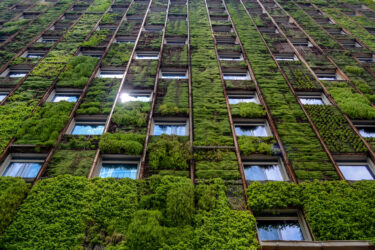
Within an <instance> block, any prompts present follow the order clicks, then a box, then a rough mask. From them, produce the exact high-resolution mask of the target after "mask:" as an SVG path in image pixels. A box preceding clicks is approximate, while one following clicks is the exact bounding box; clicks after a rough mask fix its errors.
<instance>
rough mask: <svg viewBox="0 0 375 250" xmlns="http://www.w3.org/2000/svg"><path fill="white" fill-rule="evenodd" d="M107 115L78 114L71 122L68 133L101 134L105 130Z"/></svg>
mask: <svg viewBox="0 0 375 250" xmlns="http://www.w3.org/2000/svg"><path fill="white" fill-rule="evenodd" d="M106 119H107V117H106V116H98V117H96V116H90V117H87V116H81V117H80V116H78V117H76V118H75V119H74V120H73V121H72V122H71V124H70V126H69V128H68V131H67V133H68V134H72V135H101V134H103V131H104V126H105V123H106Z"/></svg>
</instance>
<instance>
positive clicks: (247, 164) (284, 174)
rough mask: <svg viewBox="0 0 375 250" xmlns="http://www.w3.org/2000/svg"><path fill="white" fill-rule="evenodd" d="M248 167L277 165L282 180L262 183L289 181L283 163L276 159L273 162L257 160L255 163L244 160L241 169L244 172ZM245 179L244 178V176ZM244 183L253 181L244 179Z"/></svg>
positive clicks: (270, 160)
mask: <svg viewBox="0 0 375 250" xmlns="http://www.w3.org/2000/svg"><path fill="white" fill-rule="evenodd" d="M250 165H258V166H262V165H263V166H265V165H278V166H279V170H280V173H281V177H282V180H264V181H262V182H268V181H289V176H288V174H287V172H286V170H285V166H284V163H283V161H282V160H281V159H280V158H278V159H275V160H272V159H264V160H257V161H254V160H253V161H251V160H246V161H245V160H244V161H243V163H242V166H243V169H244V171H245V169H246V166H250ZM245 178H246V176H245ZM246 182H253V180H250V179H246Z"/></svg>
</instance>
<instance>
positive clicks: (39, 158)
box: [0, 153, 47, 181]
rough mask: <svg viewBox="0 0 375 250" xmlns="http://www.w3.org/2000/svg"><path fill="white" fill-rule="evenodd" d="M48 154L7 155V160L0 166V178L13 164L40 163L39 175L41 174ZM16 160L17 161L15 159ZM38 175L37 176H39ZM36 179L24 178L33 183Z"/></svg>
mask: <svg viewBox="0 0 375 250" xmlns="http://www.w3.org/2000/svg"><path fill="white" fill-rule="evenodd" d="M46 157H47V154H40V153H10V154H8V155H7V157H6V158H5V160H4V161H3V162H2V163H1V165H0V176H3V174H4V173H5V171H6V170H7V169H8V167H9V166H10V164H11V163H13V162H24V163H40V164H41V166H40V169H39V171H38V173H37V175H38V174H39V172H40V170H41V169H42V166H43V164H44V162H45V160H46ZM15 158H16V159H15ZM37 175H36V176H37ZM36 176H35V177H26V178H23V177H21V178H23V179H25V180H26V181H32V180H34V179H35V178H36Z"/></svg>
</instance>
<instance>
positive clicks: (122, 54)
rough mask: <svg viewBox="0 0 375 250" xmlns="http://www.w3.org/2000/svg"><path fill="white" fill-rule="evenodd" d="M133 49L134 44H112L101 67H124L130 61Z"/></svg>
mask: <svg viewBox="0 0 375 250" xmlns="http://www.w3.org/2000/svg"><path fill="white" fill-rule="evenodd" d="M133 47H134V44H126V43H121V44H118V43H114V44H112V45H111V48H110V49H109V51H108V54H107V55H106V56H105V57H104V59H103V65H111V66H125V65H126V64H127V63H128V61H129V59H130V55H131V53H132V50H133Z"/></svg>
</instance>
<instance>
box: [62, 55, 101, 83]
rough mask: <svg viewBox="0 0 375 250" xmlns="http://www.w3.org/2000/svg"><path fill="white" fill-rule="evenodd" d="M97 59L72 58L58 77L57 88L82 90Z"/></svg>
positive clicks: (85, 57) (88, 57) (89, 57)
mask: <svg viewBox="0 0 375 250" xmlns="http://www.w3.org/2000/svg"><path fill="white" fill-rule="evenodd" d="M97 61H98V59H97V58H94V57H91V56H75V57H72V58H71V59H70V60H69V62H68V64H67V65H66V69H65V71H64V73H62V74H61V75H60V77H59V81H58V83H57V86H59V87H75V88H83V87H84V86H85V84H86V83H87V81H88V80H89V77H90V76H91V74H92V71H93V70H94V67H95V65H96V63H97Z"/></svg>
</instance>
